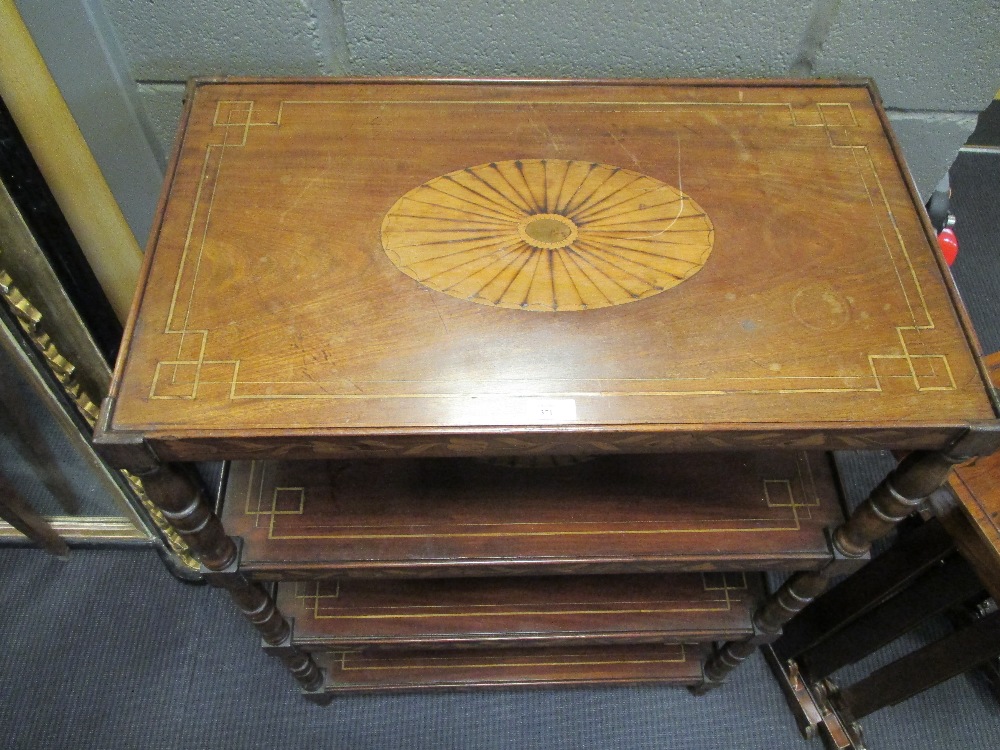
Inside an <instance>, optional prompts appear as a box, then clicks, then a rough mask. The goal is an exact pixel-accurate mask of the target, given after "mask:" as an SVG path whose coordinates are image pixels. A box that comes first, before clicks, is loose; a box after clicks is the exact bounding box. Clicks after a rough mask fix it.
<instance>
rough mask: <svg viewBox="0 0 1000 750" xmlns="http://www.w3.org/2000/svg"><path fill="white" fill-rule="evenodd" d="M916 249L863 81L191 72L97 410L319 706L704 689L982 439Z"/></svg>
mask: <svg viewBox="0 0 1000 750" xmlns="http://www.w3.org/2000/svg"><path fill="white" fill-rule="evenodd" d="M934 248H935V245H934V236H933V233H932V231H931V230H930V227H929V226H928V224H927V223H926V220H925V219H924V218H923V216H922V213H921V207H920V203H919V199H918V197H917V195H916V193H915V191H914V189H913V186H912V184H911V183H910V182H909V180H908V179H907V177H906V175H905V169H904V168H903V166H902V163H901V160H900V158H899V154H898V149H897V147H896V146H895V143H894V141H893V139H892V136H891V134H890V132H889V128H888V124H887V121H886V119H885V116H884V113H883V112H882V110H881V107H880V104H879V101H878V97H877V94H876V93H875V92H874V90H873V88H872V87H871V86H870V84H868V83H866V82H863V81H861V82H833V81H808V82H803V81H797V82H762V81H708V82H701V81H625V82H622V81H604V82H600V81H431V80H363V79H362V80H330V79H323V80H304V81H298V80H248V79H245V80H238V79H237V80H222V81H211V80H205V81H199V82H196V83H194V84H193V85H192V87H191V89H190V91H189V94H188V100H187V105H186V109H185V114H184V117H183V125H182V132H181V135H180V137H179V139H178V144H177V147H176V150H175V154H174V156H173V159H172V162H171V167H170V175H169V178H168V181H167V185H166V188H165V191H164V196H163V200H162V202H161V206H160V211H159V218H158V220H157V223H156V231H155V232H154V234H153V238H152V240H151V243H150V248H149V251H148V253H147V259H146V265H145V270H144V274H143V281H142V284H141V289H140V290H139V292H138V294H137V297H136V302H135V305H134V308H133V311H132V316H131V319H130V323H129V325H128V330H127V334H126V342H125V345H124V346H123V348H122V354H121V357H120V360H119V362H118V366H117V370H116V377H115V383H114V387H113V391H112V395H111V397H110V398H109V399H108V400H107V402H106V403H105V405H104V410H103V418H102V422H101V425H100V426H99V428H98V434H97V438H96V439H97V441H98V443H99V444H100V445H101V446H102V450H103V451H104V452H105V454H106V455H107V456H108V457H109V458H110V459H111V460H112V461H114V462H117V463H118V464H119V465H121V466H123V467H126V468H128V469H129V470H130V471H131V472H133V473H134V474H136V475H138V476H140V477H142V479H143V482H144V485H145V486H146V488H147V492H148V493H149V494H150V495H151V496H153V497H155V498H156V501H157V502H158V503H159V504H160V505H161V507H162V508H163V511H164V513H165V515H166V516H167V517H168V518H169V519H170V520H171V521H172V522H173V523H174V524H175V525H176V527H177V528H178V529H179V530H181V531H182V533H183V534H184V535H185V538H186V539H187V540H188V541H189V543H190V545H191V547H192V549H194V550H196V551H197V552H198V554H199V555H200V557H201V560H202V562H203V564H204V566H205V568H206V569H207V571H208V572H209V574H210V575H211V576H212V577H213V578H214V579H215V580H216V581H217V583H218V584H219V585H221V586H224V587H226V588H227V589H228V590H229V591H230V592H231V593H232V595H233V597H234V599H235V600H236V602H237V604H238V605H239V607H240V608H241V609H242V610H243V611H244V613H245V614H246V615H247V617H248V618H249V619H250V620H251V622H253V624H254V625H255V626H256V627H257V628H258V629H259V630H260V632H261V633H262V635H263V638H264V641H265V643H266V644H267V645H268V647H269V649H270V650H272V651H273V652H274V653H275V654H276V655H278V656H279V657H280V658H282V659H284V660H285V662H286V663H287V665H288V666H289V668H290V669H291V671H292V672H293V674H295V676H296V677H297V678H298V679H299V681H300V682H301V683H302V685H303V686H304V688H305V690H306V692H307V695H308V696H309V697H311V698H313V699H316V700H322V699H325V698H328V697H329V696H330V695H332V694H334V693H336V692H337V691H339V690H380V689H397V688H407V689H408V688H415V687H449V686H468V685H495V684H505V685H520V684H577V683H581V682H585V683H586V682H626V681H654V682H655V681H662V682H676V683H682V684H687V685H691V686H694V687H696V689H698V690H705V689H708V688H710V687H712V686H714V685H717V684H719V683H720V682H721V681H723V680H724V677H725V675H726V673H727V672H728V671H729V670H730V669H732V668H733V667H734V666H735V665H736V664H738V663H739V662H740V661H741V660H742V659H744V658H745V657H746V656H748V655H749V654H750V653H751V652H752V651H753V649H754V648H755V647H756V645H757V644H759V643H761V642H765V641H768V640H772V639H773V638H775V637H776V636H777V635H778V634H779V633H780V629H781V626H782V624H783V623H784V622H785V621H787V620H788V618H790V617H791V616H793V615H794V614H795V612H797V611H798V610H800V609H801V608H802V607H803V606H804V605H805V603H806V602H808V601H809V600H810V599H811V598H812V597H814V596H815V595H816V594H818V593H819V592H820V591H822V590H823V589H824V588H825V586H826V582H827V580H828V578H829V577H830V576H831V575H832V574H833V573H834V572H837V571H841V572H842V571H844V570H845V569H850V568H854V567H857V566H858V565H859V564H861V563H862V562H863V561H864V559H865V557H866V556H867V553H868V550H869V546H870V544H871V542H872V540H873V539H875V538H877V537H879V536H881V535H882V534H884V533H886V532H887V531H888V530H889V529H891V528H892V527H893V526H894V525H895V524H896V522H898V521H899V520H900V519H901V518H903V517H905V516H906V515H908V514H909V513H911V512H912V511H913V510H915V509H916V508H918V507H920V506H921V505H922V503H923V502H924V500H925V498H926V497H927V496H928V495H930V494H931V493H932V492H933V491H934V490H935V489H937V488H938V487H939V486H940V485H941V484H942V483H943V482H944V481H945V480H946V478H947V476H948V474H949V472H950V470H951V467H952V466H953V465H955V464H956V463H959V462H962V461H964V460H966V459H967V458H968V457H970V456H975V455H981V454H986V453H989V452H991V451H992V450H993V449H994V448H995V447H996V446H997V443H998V439H1000V435H998V430H997V421H996V404H995V402H993V401H991V393H990V392H989V391H988V389H987V387H986V381H985V375H984V371H983V369H982V367H981V365H980V364H979V363H978V362H977V360H976V357H975V355H974V352H973V345H972V341H973V336H972V333H971V331H970V328H969V325H968V321H967V320H966V318H965V316H964V313H963V312H962V310H961V306H960V304H959V302H958V297H957V294H956V293H955V291H954V289H953V288H952V286H951V284H950V281H949V280H948V277H947V275H946V274H945V273H943V269H942V266H941V264H940V261H939V258H938V256H937V254H936V251H935V249H934ZM872 448H893V449H905V450H909V451H911V453H910V454H909V456H908V458H907V459H905V460H904V461H903V462H902V463H901V464H900V466H899V467H898V468H897V469H896V470H895V471H894V472H893V473H892V474H891V475H890V476H889V477H888V478H887V479H886V480H885V482H883V483H882V485H881V486H880V487H879V488H878V489H877V490H875V492H874V493H873V494H872V496H871V498H870V499H869V500H868V501H867V502H866V503H865V504H864V505H863V506H862V507H861V508H860V509H859V510H858V511H857V512H856V513H855V514H853V515H852V516H851V517H850V518H849V519H847V520H846V521H844V520H843V517H842V516H841V515H840V513H841V511H840V509H839V506H838V500H839V498H838V489H837V483H836V479H835V476H834V473H833V472H832V470H831V465H830V461H829V458H828V456H827V455H825V452H827V451H831V450H838V449H847V450H857V449H872ZM207 459H212V460H216V459H225V460H230V461H232V462H233V464H232V470H231V481H230V486H229V489H228V491H227V497H226V501H225V506H224V508H223V514H222V518H221V520H220V517H218V516H216V515H215V514H214V513H213V512H212V509H211V508H210V506H209V504H208V503H207V502H206V500H205V497H204V495H203V493H201V492H200V490H198V488H197V486H196V484H195V483H194V482H192V481H191V480H190V475H189V474H188V473H187V472H186V470H185V469H184V468H183V463H184V462H189V461H198V460H207ZM764 569H784V570H792V571H798V572H797V573H796V574H795V575H794V576H793V577H792V578H791V579H790V580H789V582H788V583H787V584H785V585H784V586H783V587H782V588H781V589H780V590H778V591H777V592H775V593H774V594H773V595H771V596H768V597H766V598H764V597H763V595H761V594H760V592H759V590H758V587H757V585H756V583H755V582H754V575H753V574H754V573H755V571H760V570H764ZM668 572H669V573H670V575H669V576H668V575H666V574H667V573H668ZM675 574H676V577H673V576H675ZM606 576H610V577H606ZM634 576H639V578H635V577H634ZM692 576H693V577H692ZM456 579H461V580H462V583H457V582H456V583H453V584H450V583H447V581H453V582H454V581H455V580H456ZM486 579H496V580H489V581H488V580H486ZM271 581H278V594H277V599H278V601H279V602H281V607H282V608H281V609H279V608H278V607H277V606H276V605H275V598H274V597H273V596H272V593H271V590H270V588H269V586H270V583H269V582H271ZM293 581H299V582H300V583H299V584H292V583H291V582H293ZM442 581H445V583H442ZM680 610H689V614H686V615H683V616H681V615H680V614H679V612H680ZM696 611H697V612H700V614H697V615H695V614H692V613H694V612H696ZM712 612H715V614H714V615H713V614H712ZM289 613H294V614H293V615H292V616H291V617H290V616H289ZM386 613H396V614H393V615H392V616H389V615H387V614H386ZM435 613H437V614H441V615H442V617H440V618H438V617H432V616H431V615H432V614H435ZM397 615H398V616H397ZM292 620H294V622H292ZM568 644H572V645H568Z"/></svg>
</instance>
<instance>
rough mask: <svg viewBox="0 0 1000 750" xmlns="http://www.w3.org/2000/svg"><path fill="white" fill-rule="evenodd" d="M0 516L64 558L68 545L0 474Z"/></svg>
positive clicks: (67, 551) (45, 548) (67, 554)
mask: <svg viewBox="0 0 1000 750" xmlns="http://www.w3.org/2000/svg"><path fill="white" fill-rule="evenodd" d="M0 518H2V519H3V520H4V521H6V522H7V523H9V524H10V525H11V526H13V527H14V528H15V529H17V530H18V531H20V532H21V533H22V534H24V535H25V536H26V537H28V539H30V540H31V541H33V542H34V543H35V544H37V545H38V546H39V547H41V548H42V549H44V550H45V551H46V552H49V553H50V554H53V555H55V556H56V557H59V558H62V559H63V560H65V559H66V558H68V557H69V547H68V546H67V545H66V542H65V541H63V539H62V537H60V536H59V535H58V534H57V533H56V532H55V529H53V528H52V526H51V525H49V522H48V521H46V520H45V519H44V518H42V517H41V516H40V515H38V514H37V513H36V512H35V511H34V509H33V508H31V507H30V506H29V505H28V504H27V503H26V502H25V501H24V499H23V498H22V497H21V495H20V493H18V491H17V489H16V488H15V487H14V485H13V484H11V483H10V482H9V481H7V478H6V477H4V476H3V474H0Z"/></svg>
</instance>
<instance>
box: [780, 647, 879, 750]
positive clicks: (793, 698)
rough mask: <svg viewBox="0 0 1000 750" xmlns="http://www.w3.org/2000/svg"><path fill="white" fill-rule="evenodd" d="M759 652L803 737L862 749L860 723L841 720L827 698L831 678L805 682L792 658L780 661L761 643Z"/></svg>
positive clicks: (832, 748) (841, 749) (846, 749)
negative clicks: (810, 682) (820, 681)
mask: <svg viewBox="0 0 1000 750" xmlns="http://www.w3.org/2000/svg"><path fill="white" fill-rule="evenodd" d="M761 652H762V653H763V654H764V660H765V661H766V662H767V665H768V666H769V667H770V668H771V672H772V673H773V674H774V677H775V679H776V680H777V681H778V685H779V686H780V687H781V692H782V693H783V694H784V696H785V701H786V702H787V703H788V707H789V708H790V709H791V711H792V715H793V716H794V717H795V723H796V724H798V727H799V732H800V733H801V734H802V736H803V737H805V738H806V739H807V740H811V739H812V738H814V737H816V736H817V735H819V736H820V737H821V738H822V740H823V746H824V747H825V748H826V749H827V750H865V745H864V742H863V741H862V739H861V726H860V725H859V724H858V723H857V722H853V723H851V722H848V721H845V720H844V718H843V717H842V716H841V715H840V714H839V713H837V710H836V708H835V707H834V705H833V704H832V703H831V702H830V699H829V695H830V694H831V693H832V692H835V691H836V686H835V685H834V684H833V683H832V682H830V681H829V680H826V681H824V683H823V684H818V685H809V684H808V683H806V681H805V680H804V679H803V678H802V674H801V672H800V671H799V666H798V664H796V663H795V660H794V659H789V660H788V661H787V662H782V660H781V659H780V658H779V657H778V655H777V654H775V653H774V650H773V649H772V648H771V647H770V646H767V645H765V646H762V647H761Z"/></svg>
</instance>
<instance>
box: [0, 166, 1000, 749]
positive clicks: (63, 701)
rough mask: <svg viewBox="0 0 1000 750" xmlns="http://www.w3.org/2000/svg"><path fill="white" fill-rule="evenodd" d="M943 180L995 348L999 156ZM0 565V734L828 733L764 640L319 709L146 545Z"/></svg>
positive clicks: (328, 738) (927, 632)
mask: <svg viewBox="0 0 1000 750" xmlns="http://www.w3.org/2000/svg"><path fill="white" fill-rule="evenodd" d="M973 158H974V159H975V160H976V161H975V162H973V161H972V159H973ZM953 185H954V186H955V192H956V204H957V205H956V213H957V214H958V216H959V236H960V239H961V241H962V250H961V253H960V256H959V261H958V263H957V264H956V266H955V269H954V272H955V276H956V279H957V281H958V284H959V286H960V288H961V289H962V291H963V294H964V296H965V299H966V302H967V304H968V306H969V309H970V313H971V315H972V317H973V320H974V322H975V324H976V325H977V327H978V328H979V331H980V336H981V338H982V341H983V345H984V349H986V350H987V351H991V350H994V349H1000V326H998V325H997V320H996V311H997V309H998V306H1000V305H998V293H1000V251H998V247H997V245H998V241H997V237H996V228H997V227H998V226H1000V215H998V214H1000V202H998V200H997V198H996V195H997V189H998V186H1000V157H997V156H992V157H990V156H983V155H977V156H975V157H972V156H966V155H963V157H961V158H960V160H959V162H958V163H957V164H956V167H955V170H954V171H953ZM883 459H884V457H879V456H878V455H873V456H868V457H863V458H862V459H852V461H853V464H854V465H853V466H851V467H849V468H848V471H849V472H850V473H851V475H852V479H851V480H850V482H849V491H850V493H851V494H852V496H854V497H855V498H857V497H858V496H859V495H860V493H862V492H864V491H865V488H866V485H870V484H871V483H872V482H874V481H877V479H878V478H879V476H878V474H879V471H880V469H879V468H878V464H879V462H880V461H881V460H883ZM0 574H2V578H0V596H2V602H3V607H2V613H3V614H2V616H0V643H2V644H3V648H2V650H0V747H4V748H12V749H13V748H17V749H21V748H25V749H27V748H94V749H107V748H142V749H143V750H195V749H199V748H223V749H228V748H234V749H244V748H247V749H249V748H280V749H281V750H298V749H299V748H302V749H305V748H310V750H312V749H315V748H352V749H355V748H356V749H358V750H362V749H367V748H372V749H375V748H414V749H416V748H428V749H431V748H433V749H434V750H440V749H442V748H456V749H465V748H546V749H547V750H548V749H551V750H561V749H562V748H566V749H567V750H569V749H571V748H572V749H573V750H577V749H580V748H594V749H595V750H596V749H612V750H633V749H634V750H639V749H644V748H650V749H652V748H657V749H658V750H671V749H676V750H682V749H683V750H709V749H714V748H726V749H727V750H728V749H739V750H743V749H756V748H759V749H760V750H763V749H764V748H767V749H768V750H784V749H785V748H787V749H788V750H803V749H804V748H816V749H818V748H820V747H821V745H820V743H819V741H818V740H812V741H810V742H807V741H805V740H803V739H802V738H801V737H800V736H799V735H798V733H797V731H796V728H795V725H794V722H793V721H792V718H791V715H790V713H789V712H788V710H787V708H786V707H785V704H784V700H783V698H782V696H781V694H780V692H779V690H778V687H777V685H776V683H775V682H774V681H773V679H772V677H771V675H770V673H769V672H768V671H767V669H766V667H765V665H764V663H763V660H762V659H761V658H760V656H759V655H757V654H755V655H754V656H753V657H751V658H750V659H749V660H748V661H747V663H746V664H744V665H743V666H742V667H741V668H740V669H738V670H737V671H736V672H735V673H734V675H733V677H732V679H731V681H730V683H729V684H727V685H726V686H725V687H724V688H723V689H720V690H717V691H715V692H713V693H711V694H709V695H708V696H705V697H701V698H696V697H694V696H692V695H690V694H689V693H688V692H687V691H685V690H682V689H677V688H654V687H641V688H640V687H636V688H607V689H567V690H534V691H489V692H472V693H445V694H427V695H416V694H411V695H393V696H375V697H370V696H360V697H346V698H341V699H338V700H336V701H335V702H334V703H333V704H332V705H330V706H328V707H326V708H320V707H316V706H313V705H311V704H308V703H306V702H304V701H303V700H302V699H301V698H300V697H299V696H298V694H297V691H296V689H295V687H294V685H293V683H292V680H291V679H290V678H289V677H288V676H287V675H286V674H285V673H284V671H283V669H282V667H281V666H280V664H279V663H278V662H277V661H276V660H273V659H270V658H269V657H267V656H265V655H264V654H263V653H262V652H261V651H260V649H259V646H258V643H257V641H256V639H255V637H254V635H253V633H252V631H251V629H250V628H249V627H248V626H247V625H246V623H245V622H244V621H243V620H242V618H241V617H240V616H239V615H238V614H237V613H236V612H235V610H234V608H233V607H232V606H231V605H230V603H229V601H228V599H227V597H226V596H225V595H224V594H223V593H222V592H220V591H217V590H215V589H211V588H208V587H198V586H192V585H187V584H181V583H179V582H177V581H176V580H175V579H173V578H171V577H170V575H169V574H168V573H167V572H166V570H165V569H164V568H163V566H162V565H161V564H160V562H159V560H158V558H157V557H156V555H155V554H154V553H153V552H151V551H149V550H146V549H120V550H75V551H74V554H73V556H72V557H71V559H70V560H69V561H68V562H60V561H58V560H55V559H53V558H50V557H48V556H46V555H44V554H43V553H41V552H38V551H35V550H31V549H24V548H5V549H0ZM942 627H943V625H942V624H940V623H931V624H930V625H929V626H928V627H926V628H923V629H921V630H920V631H918V632H915V633H914V634H912V635H911V636H910V637H908V638H907V639H904V640H902V641H900V642H898V643H896V644H894V645H893V647H892V648H891V649H887V650H886V652H883V653H880V654H879V655H877V656H876V657H873V658H872V659H870V660H868V661H867V662H866V663H863V664H859V665H854V666H852V667H850V668H848V669H845V670H842V672H843V674H840V673H838V674H837V675H835V678H837V679H840V680H841V681H842V682H850V681H851V680H852V679H854V678H856V677H857V676H860V675H862V674H865V673H866V672H867V671H868V670H870V669H872V668H874V667H876V666H878V665H879V664H880V663H883V662H885V661H887V660H889V659H891V658H893V657H894V656H895V655H897V654H898V653H899V652H901V651H903V650H905V649H909V648H913V647H916V646H918V645H920V643H922V642H925V641H926V640H927V639H931V638H934V637H936V636H937V635H939V634H940V631H941V628H942ZM863 725H864V728H865V732H866V737H867V740H868V744H869V747H870V748H872V750H904V749H905V750H914V749H917V748H920V749H924V748H927V749H929V750H938V749H940V750H959V749H961V750H979V749H980V748H982V749H983V750H986V748H989V749H990V750H993V749H994V748H997V747H1000V709H998V704H997V703H996V701H995V700H994V699H993V697H992V695H991V694H990V693H989V692H988V691H987V690H986V689H985V687H984V686H983V684H982V683H980V682H979V681H978V679H977V677H976V676H975V675H963V676H960V677H958V678H955V679H954V680H951V681H949V682H947V683H945V684H943V685H940V686H938V687H936V688H934V689H932V690H929V691H927V692H925V693H923V694H921V695H919V696H917V697H915V698H913V699H911V700H909V701H906V702H904V703H902V704H900V705H898V706H894V707H891V708H888V709H885V710H883V711H880V712H878V713H876V714H874V715H872V716H870V717H868V718H866V719H865V720H864V722H863Z"/></svg>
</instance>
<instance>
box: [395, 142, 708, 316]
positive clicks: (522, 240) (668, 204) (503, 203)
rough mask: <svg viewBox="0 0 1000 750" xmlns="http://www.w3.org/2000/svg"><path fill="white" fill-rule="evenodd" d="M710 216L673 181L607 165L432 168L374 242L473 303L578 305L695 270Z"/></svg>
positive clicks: (629, 298) (415, 272)
mask: <svg viewBox="0 0 1000 750" xmlns="http://www.w3.org/2000/svg"><path fill="white" fill-rule="evenodd" d="M713 237H714V231H713V229H712V222H711V221H710V220H709V218H708V216H707V215H706V214H705V212H704V211H703V210H702V209H701V207H700V206H698V204H697V203H695V202H694V201H693V200H691V198H689V197H688V196H686V195H684V193H682V192H681V191H680V190H678V189H677V188H675V187H671V186H670V185H666V184H664V183H662V182H660V181H659V180H655V179H653V178H652V177H648V176H647V175H644V174H640V173H638V172H633V171H631V170H628V169H621V168H620V167H614V166H610V165H607V164H595V163H592V162H585V161H566V160H563V159H521V160H518V161H503V162H494V163H491V164H482V165H480V166H477V167H469V168H467V169H461V170H458V171H457V172H451V173H450V174H446V175H442V176H441V177H435V178H434V179H433V180H430V181H429V182H425V183H424V184H423V185H420V186H419V187H416V188H414V189H413V190H411V191H410V192H408V193H407V194H406V195H404V196H403V197H402V198H400V199H399V200H398V201H396V203H395V205H393V207H392V208H391V209H390V210H389V212H388V213H387V214H386V216H385V219H384V221H383V222H382V247H383V248H384V249H385V252H386V254H387V255H388V256H389V258H390V259H391V260H392V262H393V263H394V264H395V265H396V266H397V267H398V268H399V269H400V270H401V271H402V272H403V273H405V274H407V275H408V276H411V277H413V278H414V279H416V280H417V281H419V282H420V283H421V284H423V285H425V286H428V287H430V288H431V289H436V290H437V291H440V292H444V293H445V294H449V295H451V296H453V297H458V298H460V299H465V300H469V301H471V302H477V303H479V304H481V305H492V306H495V307H508V308H515V309H524V310H548V311H562V310H589V309H593V308H598V307H608V306H610V305H621V304H624V303H626V302H634V301H636V300H640V299H643V298H645V297H649V296H652V295H654V294H659V293H660V292H663V291H665V290H667V289H670V288H671V287H673V286H676V285H677V284H679V283H681V282H682V281H684V280H685V279H688V278H690V277H691V276H692V275H693V274H695V273H697V272H698V271H699V270H700V269H701V267H702V266H703V265H704V264H705V261H706V259H707V258H708V255H709V253H710V252H711V251H712V242H713Z"/></svg>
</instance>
